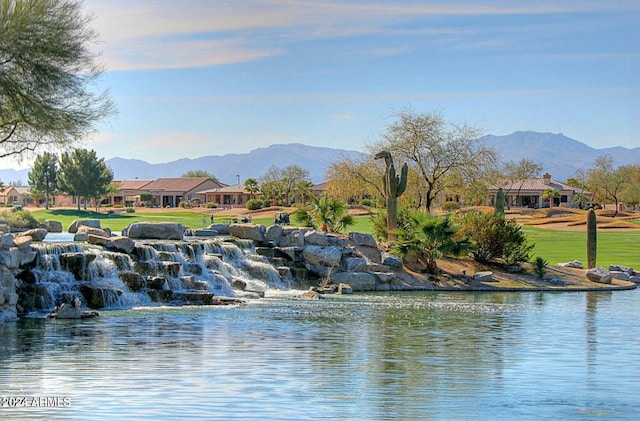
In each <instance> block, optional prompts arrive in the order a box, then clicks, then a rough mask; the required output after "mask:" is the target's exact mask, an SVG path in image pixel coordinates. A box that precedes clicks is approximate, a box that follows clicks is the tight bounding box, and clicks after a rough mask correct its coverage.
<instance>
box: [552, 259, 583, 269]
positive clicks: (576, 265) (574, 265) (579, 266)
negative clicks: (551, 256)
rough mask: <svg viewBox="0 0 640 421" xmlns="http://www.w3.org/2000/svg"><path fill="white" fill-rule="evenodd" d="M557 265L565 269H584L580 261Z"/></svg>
mask: <svg viewBox="0 0 640 421" xmlns="http://www.w3.org/2000/svg"><path fill="white" fill-rule="evenodd" d="M558 265H560V266H563V267H565V268H577V269H584V266H583V265H582V262H581V261H580V260H572V261H571V262H566V263H558Z"/></svg>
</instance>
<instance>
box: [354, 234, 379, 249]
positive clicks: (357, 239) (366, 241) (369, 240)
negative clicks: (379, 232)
mask: <svg viewBox="0 0 640 421" xmlns="http://www.w3.org/2000/svg"><path fill="white" fill-rule="evenodd" d="M349 239H350V240H351V241H353V242H354V243H355V244H357V245H359V246H367V247H378V243H377V242H376V240H375V238H373V235H371V234H362V233H359V232H350V233H349Z"/></svg>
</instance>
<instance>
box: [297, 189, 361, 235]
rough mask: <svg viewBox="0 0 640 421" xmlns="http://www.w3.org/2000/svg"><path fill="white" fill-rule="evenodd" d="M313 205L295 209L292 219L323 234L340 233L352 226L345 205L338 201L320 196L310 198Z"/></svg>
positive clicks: (350, 216) (352, 222)
mask: <svg viewBox="0 0 640 421" xmlns="http://www.w3.org/2000/svg"><path fill="white" fill-rule="evenodd" d="M311 199H312V201H313V203H311V205H310V206H304V207H300V208H298V209H296V211H295V212H294V213H293V219H294V220H295V221H296V222H298V223H300V224H302V225H304V226H307V227H315V228H316V229H320V230H322V231H324V232H341V231H342V230H344V229H345V228H346V227H348V226H349V225H353V224H354V220H353V216H352V215H350V214H349V208H348V207H347V205H346V204H345V203H343V202H341V201H339V200H336V199H330V198H329V197H327V196H322V197H321V198H320V199H317V198H316V197H315V196H311Z"/></svg>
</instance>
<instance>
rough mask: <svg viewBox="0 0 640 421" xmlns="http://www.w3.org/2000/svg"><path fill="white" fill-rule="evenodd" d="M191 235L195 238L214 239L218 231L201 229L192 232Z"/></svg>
mask: <svg viewBox="0 0 640 421" xmlns="http://www.w3.org/2000/svg"><path fill="white" fill-rule="evenodd" d="M193 235H194V236H196V237H215V236H216V235H218V231H216V230H213V229H202V230H195V231H193Z"/></svg>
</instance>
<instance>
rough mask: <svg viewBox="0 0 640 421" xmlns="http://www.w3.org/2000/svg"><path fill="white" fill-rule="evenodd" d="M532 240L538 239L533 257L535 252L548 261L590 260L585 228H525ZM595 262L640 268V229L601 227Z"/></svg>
mask: <svg viewBox="0 0 640 421" xmlns="http://www.w3.org/2000/svg"><path fill="white" fill-rule="evenodd" d="M524 231H525V233H526V234H527V238H528V239H529V241H531V242H533V243H535V248H534V249H533V252H532V254H531V260H534V259H535V258H536V256H540V257H542V258H543V259H545V260H547V261H549V264H551V265H554V264H556V263H561V262H568V261H571V260H580V261H581V262H582V263H583V264H584V265H585V266H586V263H587V234H586V232H582V231H557V230H548V229H542V228H532V227H527V228H525V230H524ZM597 245H598V251H597V255H596V256H597V258H596V265H597V266H603V267H605V268H608V267H609V265H611V264H616V265H624V266H630V267H633V268H635V269H640V254H639V253H638V250H639V249H640V232H638V231H631V232H607V231H603V230H599V231H598V239H597Z"/></svg>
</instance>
